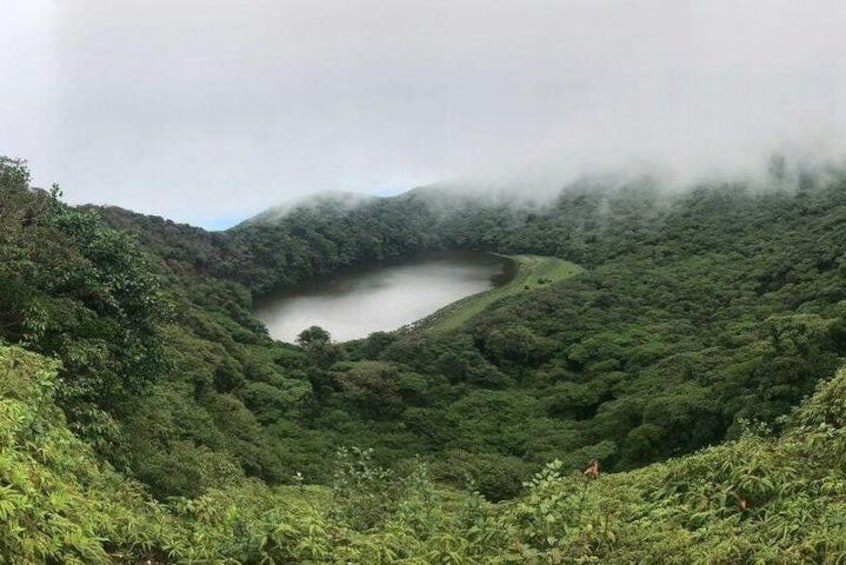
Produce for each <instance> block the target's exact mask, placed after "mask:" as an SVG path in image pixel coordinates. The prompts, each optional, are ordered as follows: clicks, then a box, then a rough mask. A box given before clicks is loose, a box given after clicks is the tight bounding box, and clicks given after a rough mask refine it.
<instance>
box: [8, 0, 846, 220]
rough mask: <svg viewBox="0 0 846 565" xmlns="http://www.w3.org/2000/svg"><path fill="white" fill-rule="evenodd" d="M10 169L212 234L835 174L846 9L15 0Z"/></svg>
mask: <svg viewBox="0 0 846 565" xmlns="http://www.w3.org/2000/svg"><path fill="white" fill-rule="evenodd" d="M0 5H2V9H3V14H4V16H5V17H4V18H2V19H1V20H0V73H2V76H3V77H4V78H5V80H4V92H3V93H2V94H0V154H6V155H9V156H12V157H23V158H26V159H28V160H29V162H30V168H31V170H32V173H33V177H34V178H33V181H34V184H36V185H39V186H49V185H50V184H51V183H52V182H58V183H59V184H60V185H61V186H62V188H63V190H64V193H65V197H66V199H67V200H68V201H69V202H71V203H83V202H91V203H97V204H114V205H118V206H122V207H125V208H131V209H134V210H137V211H140V212H144V213H152V214H157V215H161V216H165V217H168V218H171V219H174V220H176V221H185V222H190V223H195V224H200V225H205V226H208V227H216V228H221V227H226V224H228V223H235V222H236V221H238V220H240V219H243V218H245V217H247V216H249V215H252V214H253V213H255V212H258V211H259V210H261V209H264V208H266V207H269V206H272V205H275V204H279V203H281V202H285V201H289V200H292V199H296V198H301V197H302V196H303V195H307V194H311V193H315V192H322V191H326V190H340V191H354V192H362V193H369V194H390V193H395V192H400V191H403V190H407V189H410V188H413V187H415V186H419V185H424V184H429V183H435V182H450V183H453V184H461V183H467V184H476V185H480V186H487V185H489V184H490V185H496V184H498V183H500V184H509V183H511V184H514V185H516V186H522V187H527V189H529V190H535V188H536V187H540V186H541V185H549V186H552V187H557V186H560V185H561V184H563V183H564V182H566V181H567V180H568V179H569V178H572V177H574V176H576V175H580V174H584V173H593V172H603V171H605V170H626V169H631V170H634V169H637V168H650V167H654V168H657V169H660V170H662V171H665V172H667V173H668V174H669V175H670V177H671V178H674V179H677V180H678V181H679V182H682V181H685V180H689V179H691V178H695V177H698V176H702V175H709V174H743V173H746V172H749V171H751V170H753V169H754V168H755V167H758V166H760V165H761V164H762V163H763V162H764V161H765V159H766V157H767V155H768V154H769V153H771V152H773V151H796V152H801V153H804V154H807V155H813V156H817V157H824V158H834V159H839V158H842V157H841V156H842V155H843V150H844V145H846V139H844V134H843V132H844V131H846V130H844V127H846V109H844V104H846V102H844V101H845V100H846V98H844V96H846V59H844V58H843V56H842V55H843V54H844V53H846V34H844V33H843V30H844V29H846V5H844V4H843V3H841V2H838V1H835V0H807V1H803V2H795V1H786V0H766V1H765V0H759V1H747V2H736V1H734V2H729V1H726V0H710V1H704V0H702V1H698V2H693V1H684V0H653V1H624V0H618V1H608V0H561V1H556V2H553V1H550V0H544V1H541V0H520V1H517V0H507V1H505V0H501V1H497V0H488V1H486V2H482V1H480V0H449V1H447V0H427V1H425V2H424V1H420V0H394V1H385V0H379V1H377V0H346V1H336V0H329V1H325V2H308V1H305V0H296V1H292V0H281V1H279V0H252V1H249V2H245V1H239V2H236V1H234V0H231V1H224V0H204V1H202V2H201V1H199V0H168V1H165V0H145V1H141V0H124V1H121V2H109V1H106V0H75V1H74V2H58V1H55V0H0Z"/></svg>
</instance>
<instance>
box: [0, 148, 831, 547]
mask: <svg viewBox="0 0 846 565" xmlns="http://www.w3.org/2000/svg"><path fill="white" fill-rule="evenodd" d="M268 218H269V219H268ZM843 241H846V173H844V172H843V171H838V170H828V171H814V172H809V171H803V170H801V168H797V169H795V170H793V169H790V168H789V167H787V168H785V167H776V168H775V169H774V172H773V174H772V178H770V179H769V181H768V184H767V186H766V187H765V189H761V188H758V187H753V186H745V185H708V186H701V187H694V188H692V189H690V190H688V191H686V192H681V193H677V194H667V193H665V192H663V191H662V190H661V189H660V188H658V187H656V186H654V185H652V184H650V183H649V182H631V183H627V184H624V185H621V186H611V185H607V184H591V183H578V184H575V185H573V186H570V187H568V188H567V189H565V190H564V191H563V192H562V193H561V195H560V196H559V198H558V199H557V200H556V201H554V202H550V203H546V204H543V205H529V204H521V203H510V204H504V203H501V202H499V203H497V202H490V201H481V200H477V199H472V198H463V197H455V196H449V195H446V194H443V193H439V192H437V191H435V190H417V191H412V192H410V193H407V194H405V195H401V196H399V197H396V198H389V199H375V200H368V201H365V202H363V203H361V204H358V205H356V206H352V207H348V206H343V205H340V204H338V203H333V202H332V201H331V199H328V200H322V201H320V202H318V203H316V204H314V205H303V206H300V207H298V208H295V209H293V210H291V211H289V212H288V213H287V214H285V215H283V216H281V217H278V218H277V217H271V216H268V217H267V218H266V219H264V220H261V219H259V220H256V221H253V222H248V223H245V224H244V225H241V226H238V227H237V228H235V229H233V230H229V231H227V232H221V233H210V232H206V231H203V230H200V229H198V228H192V227H189V226H182V225H177V224H174V223H172V222H168V221H166V220H162V219H161V218H155V217H147V216H141V215H138V214H133V213H131V212H127V211H123V210H119V209H113V208H107V209H100V208H90V207H87V208H86V207H83V208H74V207H70V206H67V205H65V204H63V203H62V202H61V199H60V191H59V189H58V187H54V188H53V190H52V191H50V192H46V191H41V190H37V189H32V188H31V187H30V186H29V173H28V170H27V168H26V165H25V163H23V162H20V161H15V160H11V159H6V158H0V342H2V343H0V360H2V362H0V380H2V383H0V393H2V407H0V419H2V422H0V430H2V433H3V435H2V447H0V556H3V558H5V559H7V560H8V561H10V562H27V561H35V562H40V561H46V562H51V561H52V562H74V560H76V561H77V562H84V563H89V562H93V563H96V562H106V561H118V562H119V561H126V562H134V561H136V560H138V559H150V560H152V561H153V562H156V561H159V562H171V561H174V562H192V561H193V562H209V561H226V560H230V561H232V562H262V561H264V562H277V563H285V562H308V561H312V562H327V561H329V562H331V561H351V562H366V563H378V562H397V561H403V560H405V561H406V562H468V563H470V562H497V561H499V562H515V563H516V562H532V561H535V562H570V561H574V560H581V561H591V560H593V561H602V562H604V561H646V562H649V561H653V562H672V561H678V562H685V561H690V560H705V558H706V556H707V558H708V559H710V560H712V561H715V562H737V561H744V560H750V559H753V558H754V559H760V560H763V561H767V560H770V561H777V560H781V561H796V560H807V561H824V560H829V561H836V560H837V559H842V552H843V546H842V542H841V541H840V540H842V539H843V538H844V536H843V533H844V532H843V531H842V530H843V524H842V522H841V521H840V518H839V516H840V515H842V514H843V510H844V509H843V508H842V500H843V495H844V492H843V484H844V483H843V472H844V448H843V435H842V429H843V425H844V421H843V418H844V416H843V414H842V413H841V412H842V408H843V406H842V404H843V403H842V396H843V392H844V384H843V382H844V376H843V374H842V373H841V374H840V375H839V376H837V377H836V378H834V380H833V381H831V382H830V383H828V384H824V385H822V388H820V390H819V391H818V392H817V393H816V394H815V395H814V396H813V397H812V399H811V400H810V401H806V402H805V404H804V405H803V407H802V408H801V409H800V410H799V412H798V413H795V414H794V413H792V411H793V410H794V408H795V407H796V406H797V405H799V403H800V402H802V399H803V398H805V397H808V396H809V395H811V394H812V393H813V392H814V390H815V388H816V387H817V386H818V383H820V382H821V381H825V380H827V379H830V378H831V376H832V375H834V374H835V372H836V371H837V368H838V367H840V366H841V365H842V364H843V361H844V352H846V255H844V250H843V246H842V242H843ZM441 250H473V251H488V252H496V253H502V254H508V255H532V256H544V257H548V258H549V259H544V260H543V263H541V264H539V265H538V266H537V268H549V269H551V272H550V273H543V274H542V276H541V275H540V274H538V271H534V272H535V274H534V275H532V276H531V277H529V276H528V275H527V278H526V279H525V280H524V281H523V284H522V285H512V286H511V287H509V288H510V289H511V290H510V291H507V292H506V291H503V292H502V293H500V294H499V295H496V296H494V295H491V296H490V297H489V298H495V299H491V300H488V298H486V299H485V301H486V303H485V304H484V308H481V309H480V311H476V310H463V311H461V312H460V313H461V316H460V317H459V318H456V319H459V320H460V321H461V323H454V325H452V326H451V329H449V331H428V330H426V329H425V328H423V329H419V330H412V331H407V332H399V333H384V332H377V333H375V334H373V335H371V336H369V337H368V338H367V339H364V340H358V341H354V342H349V343H341V344H339V343H334V342H332V340H331V336H329V335H328V334H327V333H326V332H325V331H322V330H319V329H317V330H312V331H309V332H306V333H305V334H304V335H303V340H302V341H301V343H300V344H299V345H298V346H292V345H286V344H282V343H278V342H274V341H273V340H272V339H270V338H269V337H268V335H267V333H266V331H265V329H264V328H263V326H262V325H261V323H260V322H259V321H258V320H256V319H255V317H254V316H253V314H252V303H253V300H254V299H255V298H256V297H261V296H263V295H264V294H266V293H269V292H273V291H275V290H277V289H280V288H285V287H286V286H288V285H292V284H298V283H302V282H303V281H307V280H309V278H311V277H314V276H317V275H321V274H325V273H331V272H335V271H337V270H339V269H343V268H346V267H351V266H355V265H361V264H373V263H378V262H380V261H393V260H401V259H403V258H406V257H413V256H417V255H420V254H425V253H430V252H436V251H441ZM573 264H578V265H582V266H583V267H584V270H583V271H582V272H580V273H579V275H578V276H569V277H568V276H567V275H570V274H573V273H574V272H575V271H574V270H573V268H572V267H571V265H573ZM544 265H545V267H544ZM526 272H527V273H528V272H529V271H526ZM538 279H541V281H543V282H540V281H539V280H538ZM527 286H528V288H526V287H527ZM512 291H513V292H512ZM351 446H357V447H358V449H353V448H352V447H351ZM709 446H717V447H709ZM370 449H373V451H370ZM594 459H597V460H598V461H599V463H600V465H601V469H602V472H601V474H600V477H599V479H597V480H589V479H588V478H586V477H585V476H584V475H583V474H582V470H583V469H584V468H585V467H586V466H587V465H588V463H589V462H590V461H592V460H594ZM552 462H555V463H552Z"/></svg>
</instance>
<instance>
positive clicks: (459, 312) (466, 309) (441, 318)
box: [415, 255, 584, 332]
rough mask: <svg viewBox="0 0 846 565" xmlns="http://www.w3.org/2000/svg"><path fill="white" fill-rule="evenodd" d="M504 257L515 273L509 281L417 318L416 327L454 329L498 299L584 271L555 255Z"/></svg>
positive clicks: (439, 330) (529, 290)
mask: <svg viewBox="0 0 846 565" xmlns="http://www.w3.org/2000/svg"><path fill="white" fill-rule="evenodd" d="M505 257H507V258H508V259H510V260H511V261H514V263H515V267H516V273H515V274H514V278H512V279H511V281H509V282H508V283H506V284H504V285H503V286H500V287H497V288H492V289H491V290H487V291H485V292H481V293H479V294H474V295H472V296H468V297H466V298H462V299H461V300H458V301H457V302H453V303H452V304H450V305H448V306H444V307H443V308H441V309H440V310H438V311H437V312H435V313H434V314H432V315H431V316H427V317H426V318H423V319H422V320H420V322H418V323H417V324H415V326H416V327H418V328H422V329H424V330H427V331H438V332H445V331H451V330H457V329H458V328H460V327H461V326H463V325H464V324H465V323H467V321H468V320H470V319H471V318H473V317H475V316H477V315H479V314H481V313H482V312H483V311H484V310H485V309H486V308H488V307H489V306H490V305H491V304H493V303H494V302H496V301H497V300H500V299H502V298H505V297H507V296H513V295H515V294H520V293H522V292H531V291H532V290H535V289H537V288H540V287H542V286H547V285H550V284H553V283H556V282H558V281H562V280H565V279H569V278H570V277H573V276H575V275H577V274H579V273H581V272H582V271H583V270H584V269H583V268H582V267H580V266H578V265H576V264H575V263H571V262H569V261H564V260H563V259H558V258H557V257H544V256H541V255H507V256H505Z"/></svg>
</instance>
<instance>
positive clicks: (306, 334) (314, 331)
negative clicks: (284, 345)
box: [297, 326, 332, 349]
mask: <svg viewBox="0 0 846 565" xmlns="http://www.w3.org/2000/svg"><path fill="white" fill-rule="evenodd" d="M331 340H332V336H330V335H329V332H327V331H326V330H324V329H323V328H321V327H320V326H311V327H310V328H306V329H304V330H303V331H301V332H300V334H299V335H298V336H297V343H298V344H299V345H301V346H303V347H305V348H306V349H313V348H315V347H317V346H320V345H326V344H328V343H329V342H330V341H331Z"/></svg>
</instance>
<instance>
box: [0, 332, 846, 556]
mask: <svg viewBox="0 0 846 565" xmlns="http://www.w3.org/2000/svg"><path fill="white" fill-rule="evenodd" d="M55 376H56V375H55V363H54V362H51V361H48V360H46V359H44V358H42V357H39V356H37V355H34V354H31V353H28V352H25V351H23V350H21V349H16V348H8V347H6V348H0V429H2V430H3V435H2V437H0V481H2V487H0V555H2V559H3V560H4V562H9V563H21V562H61V563H115V562H125V563H136V562H140V561H145V560H149V562H179V563H203V562H210V561H213V562H219V563H225V562H231V563H239V562H240V563H291V562H296V563H325V562H329V563H350V562H352V563H480V562H484V563H569V562H606V563H607V562H638V563H689V562H694V561H695V562H704V561H708V562H712V563H738V562H752V561H759V562H791V563H798V562H817V563H819V562H823V561H827V562H840V561H842V560H843V559H846V522H844V520H843V516H844V515H846V406H844V403H843V398H846V372H841V373H840V374H839V375H838V376H837V377H835V378H834V379H833V380H831V381H830V382H826V383H824V384H822V385H821V386H820V387H819V389H818V391H817V393H816V394H815V395H814V396H813V397H812V398H811V399H810V400H808V401H807V402H805V404H804V405H803V406H802V407H801V409H800V410H798V411H797V412H796V413H795V414H793V415H792V416H791V417H790V419H789V425H788V427H787V429H786V431H785V432H783V433H782V434H781V436H780V437H774V436H771V435H769V433H768V432H767V431H766V430H764V429H757V430H756V429H751V430H747V431H746V432H745V433H744V434H743V436H742V437H741V439H739V440H737V441H733V442H729V443H726V444H725V445H722V446H720V447H715V448H709V449H706V450H704V451H702V452H699V453H697V454H694V455H690V456H687V457H684V458H681V459H673V460H669V461H667V462H665V463H661V464H655V465H652V466H649V467H646V468H644V469H641V470H638V471H633V472H628V473H620V474H612V475H606V474H603V473H600V474H599V476H598V477H596V478H590V477H586V476H583V475H581V474H580V473H568V472H565V471H563V469H562V466H561V462H560V461H554V462H552V463H550V464H549V465H547V466H546V467H545V468H544V469H543V470H542V471H541V472H540V473H538V474H537V475H535V476H534V477H533V478H531V479H530V480H528V481H527V483H526V485H525V494H524V495H522V496H521V497H519V498H517V499H515V500H513V501H510V502H503V503H500V504H490V503H488V502H486V501H485V500H484V499H483V498H481V497H480V496H479V495H478V494H477V493H470V492H465V493H461V492H456V491H450V490H444V489H443V488H442V487H438V486H436V485H435V484H434V483H433V482H432V481H431V479H430V477H429V475H428V472H427V469H426V467H425V466H424V465H422V464H420V463H417V464H415V465H412V466H410V467H409V468H407V469H405V470H402V471H394V472H391V471H388V470H385V469H382V468H379V467H378V466H376V465H374V464H373V462H372V459H371V457H370V453H369V452H368V451H366V450H365V451H362V450H358V449H353V450H340V451H339V452H338V454H337V455H336V457H335V459H334V465H335V472H334V478H333V481H332V484H331V486H329V487H326V488H325V489H324V488H315V487H305V486H293V487H275V488H273V487H269V486H267V485H265V484H263V483H261V482H257V481H250V480H246V479H244V478H243V477H231V479H230V481H229V482H228V484H225V485H222V486H221V487H219V488H215V489H211V490H209V491H208V492H206V493H205V494H203V495H202V496H200V497H197V498H194V499H191V500H189V499H185V498H172V499H169V500H168V501H167V502H156V501H154V500H152V499H151V498H150V497H149V496H148V495H147V494H145V492H144V489H143V487H142V485H140V484H138V483H135V482H132V481H127V480H125V478H124V477H122V476H120V475H119V474H118V473H116V472H115V471H114V470H112V469H111V468H110V467H109V466H108V465H105V464H104V463H102V462H100V461H98V460H97V458H96V456H95V454H94V452H93V451H92V450H91V449H90V448H89V447H88V446H86V445H85V444H84V443H83V442H82V441H81V440H79V439H78V438H77V437H76V436H74V434H73V433H72V432H71V431H70V430H69V429H68V428H67V427H66V426H65V425H64V421H63V417H62V415H61V411H60V410H59V409H58V408H57V407H56V406H55V404H53V393H54V390H55V387H56V381H55ZM756 432H757V433H756ZM761 434H763V435H761Z"/></svg>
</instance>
